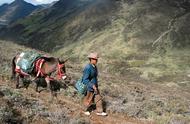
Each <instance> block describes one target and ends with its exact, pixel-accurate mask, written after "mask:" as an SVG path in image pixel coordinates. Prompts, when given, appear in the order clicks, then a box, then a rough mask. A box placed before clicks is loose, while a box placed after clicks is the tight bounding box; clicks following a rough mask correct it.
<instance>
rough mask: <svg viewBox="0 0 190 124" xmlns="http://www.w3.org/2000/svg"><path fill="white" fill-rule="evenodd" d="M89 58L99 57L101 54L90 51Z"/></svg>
mask: <svg viewBox="0 0 190 124" xmlns="http://www.w3.org/2000/svg"><path fill="white" fill-rule="evenodd" d="M88 58H90V59H98V58H99V56H98V53H90V54H89V55H88Z"/></svg>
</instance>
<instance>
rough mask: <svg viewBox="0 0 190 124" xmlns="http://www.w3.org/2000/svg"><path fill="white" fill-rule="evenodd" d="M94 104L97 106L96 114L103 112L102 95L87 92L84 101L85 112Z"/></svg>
mask: <svg viewBox="0 0 190 124" xmlns="http://www.w3.org/2000/svg"><path fill="white" fill-rule="evenodd" d="M93 102H94V103H95V104H96V112H103V105H102V97H101V95H100V93H98V94H94V92H89V91H87V94H86V96H85V97H84V99H83V105H84V109H85V111H86V110H88V109H89V107H90V106H91V105H92V103H93Z"/></svg>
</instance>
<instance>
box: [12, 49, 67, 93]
mask: <svg viewBox="0 0 190 124" xmlns="http://www.w3.org/2000/svg"><path fill="white" fill-rule="evenodd" d="M65 62H66V61H60V60H59V59H58V58H54V57H47V56H45V55H42V54H39V53H37V52H35V51H25V52H22V53H20V54H17V55H16V56H15V57H13V59H12V78H13V79H15V81H16V88H19V79H20V78H21V79H23V78H25V77H26V76H32V77H34V80H35V79H37V78H44V79H45V81H46V83H47V86H48V88H50V82H51V81H53V80H55V79H57V80H61V79H63V80H65V79H66V77H67V76H66V70H65ZM52 73H56V77H53V76H51V75H52ZM50 90H51V88H50ZM36 91H38V85H37V86H36Z"/></svg>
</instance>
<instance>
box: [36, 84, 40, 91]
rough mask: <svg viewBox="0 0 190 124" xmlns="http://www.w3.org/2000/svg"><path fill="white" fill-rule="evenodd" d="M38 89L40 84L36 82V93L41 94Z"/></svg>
mask: <svg viewBox="0 0 190 124" xmlns="http://www.w3.org/2000/svg"><path fill="white" fill-rule="evenodd" d="M38 87H39V82H36V92H38V93H39V92H40V91H39V90H38Z"/></svg>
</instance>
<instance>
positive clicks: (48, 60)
mask: <svg viewBox="0 0 190 124" xmlns="http://www.w3.org/2000/svg"><path fill="white" fill-rule="evenodd" d="M41 59H44V60H45V61H46V62H59V59H58V58H54V57H45V56H43V57H41Z"/></svg>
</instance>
